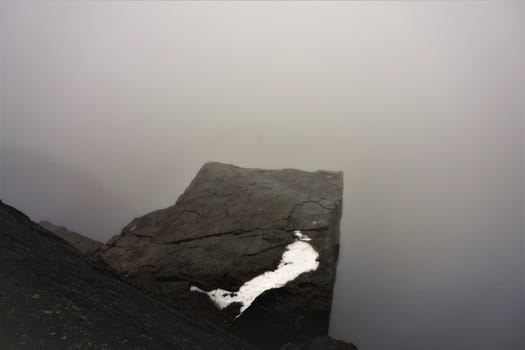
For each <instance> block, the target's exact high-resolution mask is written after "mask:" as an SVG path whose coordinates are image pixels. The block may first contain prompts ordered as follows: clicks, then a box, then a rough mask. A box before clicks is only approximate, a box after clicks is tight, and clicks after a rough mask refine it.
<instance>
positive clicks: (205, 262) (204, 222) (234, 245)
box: [101, 162, 343, 349]
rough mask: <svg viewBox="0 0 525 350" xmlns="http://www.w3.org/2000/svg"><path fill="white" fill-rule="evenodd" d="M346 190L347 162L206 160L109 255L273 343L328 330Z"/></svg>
mask: <svg viewBox="0 0 525 350" xmlns="http://www.w3.org/2000/svg"><path fill="white" fill-rule="evenodd" d="M342 192H343V176H342V172H332V171H315V172H306V171H301V170H295V169H283V170H264V169H247V168H240V167H236V166H233V165H228V164H222V163H217V162H211V163H207V164H205V165H204V166H203V167H202V168H201V170H200V171H199V172H198V174H197V175H196V177H195V178H194V179H193V181H192V182H191V184H190V186H189V187H188V188H187V189H186V191H185V192H184V193H183V194H182V195H181V196H180V198H179V199H178V200H177V202H176V203H175V205H173V206H171V207H168V208H166V209H161V210H157V211H154V212H152V213H150V214H147V215H145V216H143V217H140V218H137V219H134V220H133V221H132V222H131V223H130V224H128V225H127V226H126V227H125V228H124V229H123V231H122V233H121V235H120V236H118V237H116V238H115V239H113V240H112V241H111V242H110V243H109V244H108V245H107V247H106V248H105V250H104V251H103V252H102V253H101V256H102V257H103V258H104V259H105V260H106V261H107V262H109V263H110V264H111V265H112V266H113V267H114V268H116V269H117V270H119V271H121V272H123V273H125V274H127V275H129V277H130V279H131V280H133V281H134V282H135V283H137V284H139V285H141V286H142V287H145V288H147V289H149V290H151V291H153V292H156V293H159V294H163V295H165V296H168V297H169V298H170V299H171V300H172V301H173V302H175V303H177V304H179V306H180V307H182V308H184V309H185V310H186V311H187V312H188V313H191V314H193V315H195V317H199V318H207V319H210V320H213V321H216V322H218V323H222V324H223V325H227V326H228V327H230V328H231V329H232V330H233V331H235V332H236V333H237V334H239V335H241V336H243V337H245V338H246V339H247V340H249V341H251V342H252V343H254V344H256V345H258V346H260V347H263V348H271V349H274V348H277V347H278V346H281V345H283V344H285V343H287V342H293V341H304V340H305V339H309V338H312V337H313V336H317V335H326V334H327V333H328V323H329V318H330V307H331V301H332V291H333V285H334V281H335V272H336V264H337V255H338V248H339V221H340V218H341V209H342ZM310 249H311V250H310ZM285 273H287V275H286V276H287V277H283V274H285ZM272 278H274V279H275V283H272V282H271V281H272V280H271V279H272ZM257 282H260V283H265V286H267V287H268V288H267V289H266V290H261V288H256V287H257ZM254 290H257V291H256V293H257V296H256V297H255V298H246V297H245V296H246V293H253V291H254ZM248 299H250V303H249V304H248V303H247V301H246V300H248ZM241 311H242V313H241Z"/></svg>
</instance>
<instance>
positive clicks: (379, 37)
mask: <svg viewBox="0 0 525 350" xmlns="http://www.w3.org/2000/svg"><path fill="white" fill-rule="evenodd" d="M0 1H1V0H0ZM0 11H1V15H0V19H1V23H0V25H1V29H2V30H1V31H0V32H1V34H0V36H1V42H2V45H1V47H0V49H1V51H0V52H1V66H0V79H1V84H0V92H1V95H0V97H1V99H0V112H1V114H0V117H1V120H0V126H1V130H0V131H1V136H0V147H1V148H0V151H1V152H0V156H1V158H0V159H1V161H0V169H1V177H0V186H1V187H0V190H1V192H0V195H1V198H2V200H3V201H4V202H6V203H8V204H11V205H14V206H16V207H18V208H19V209H21V210H23V211H24V212H26V213H27V214H28V215H30V216H31V217H32V218H33V219H35V220H40V219H47V220H50V221H52V222H54V223H56V224H61V225H65V226H67V227H68V228H70V229H73V230H76V231H78V232H80V233H82V234H85V235H87V236H90V237H93V238H96V239H99V240H102V241H105V240H107V239H108V238H109V237H110V236H112V235H114V234H116V233H119V231H120V229H121V228H122V227H123V226H124V225H125V224H127V223H128V222H129V221H131V219H132V218H134V217H136V216H140V215H142V214H145V213H147V212H149V211H152V210H154V209H158V208H163V207H166V206H169V205H171V204H173V203H174V202H175V201H176V199H177V197H178V196H179V195H180V194H181V193H182V191H183V190H184V189H185V187H186V186H187V185H188V184H189V182H190V180H191V179H192V177H193V176H194V175H195V173H196V172H197V170H198V169H199V167H200V166H201V165H202V164H203V163H204V162H206V161H209V160H216V161H221V162H226V163H233V164H236V165H240V166H246V167H260V168H283V167H286V168H300V169H305V170H316V169H327V170H343V171H344V181H345V190H344V210H343V219H342V223H341V225H342V227H341V228H342V230H341V254H340V262H339V267H338V279H337V285H336V290H335V300H334V305H333V310H332V320H331V335H332V336H334V337H338V338H342V339H346V340H350V341H352V342H355V343H356V345H358V346H359V349H360V350H383V349H393V350H398V349H399V350H401V349H403V350H427V349H432V350H440V349H443V350H445V349H446V350H456V349H457V350H470V349H476V350H484V349H491V350H493V349H498V350H518V349H523V348H524V344H523V339H522V333H523V329H524V323H523V321H524V319H523V316H524V307H523V306H524V288H523V287H524V260H523V255H524V250H523V249H524V225H523V217H524V209H525V208H524V203H523V194H524V186H523V175H524V148H523V120H522V115H523V107H524V105H523V98H524V94H523V92H524V90H523V85H522V84H523V80H522V78H523V67H522V62H523V58H524V57H523V47H521V46H520V45H522V42H524V41H525V40H524V32H523V28H522V27H521V24H520V23H521V22H520V21H523V20H524V19H525V18H524V16H525V12H524V11H523V6H518V5H517V4H515V3H506V2H472V1H460V2H452V1H443V2H426V1H424V2H415V1H412V2H402V1H391V2H389V1H387V2H352V1H348V2H324V3H322V2H274V1H272V2H248V3H242V2H202V1H198V2H192V3H190V2H178V1H177V2H169V1H158V2H157V1H70V2H65V1H53V2H51V1H38V2H26V1H14V0H13V1H10V0H9V1H4V2H2V3H1V4H0Z"/></svg>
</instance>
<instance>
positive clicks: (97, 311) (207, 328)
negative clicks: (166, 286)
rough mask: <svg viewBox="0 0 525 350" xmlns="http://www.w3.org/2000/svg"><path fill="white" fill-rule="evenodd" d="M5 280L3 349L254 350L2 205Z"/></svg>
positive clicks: (0, 306) (0, 252)
mask: <svg viewBox="0 0 525 350" xmlns="http://www.w3.org/2000/svg"><path fill="white" fill-rule="evenodd" d="M0 281H1V283H0V348H1V349H6V350H11V349H28V350H32V349H53V350H55V349H107V350H109V349H230V350H248V349H250V347H249V346H248V345H246V344H244V343H243V342H242V341H241V340H239V339H237V338H235V337H233V336H230V335H228V334H226V333H225V332H224V331H223V330H220V329H219V328H218V327H216V326H213V325H211V324H210V323H207V322H203V321H199V320H197V319H195V318H191V317H188V316H186V315H184V314H181V313H180V312H178V311H176V310H175V309H173V307H171V306H170V305H168V304H167V303H166V302H162V301H161V300H159V299H157V298H156V297H154V296H152V295H148V294H145V292H144V291H142V290H140V289H138V288H136V287H133V286H131V285H129V284H127V283H125V282H124V281H122V280H119V279H118V278H117V277H116V274H114V273H113V272H112V270H110V269H109V268H108V267H107V266H106V265H104V264H102V263H101V262H99V263H96V262H95V259H92V258H88V257H87V256H85V255H83V254H81V253H80V252H79V251H77V250H76V249H75V248H73V247H72V246H70V245H69V244H67V243H66V242H65V241H64V240H62V239H61V238H59V237H57V236H55V235H54V234H52V233H50V232H48V231H46V230H45V229H44V228H42V227H41V226H39V225H37V224H36V223H33V222H32V221H31V220H29V218H27V217H26V216H25V215H23V214H22V213H20V212H19V211H17V210H15V209H13V208H11V207H9V206H7V205H5V204H3V203H2V202H0Z"/></svg>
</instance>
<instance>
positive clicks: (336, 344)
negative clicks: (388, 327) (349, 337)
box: [283, 337, 357, 350]
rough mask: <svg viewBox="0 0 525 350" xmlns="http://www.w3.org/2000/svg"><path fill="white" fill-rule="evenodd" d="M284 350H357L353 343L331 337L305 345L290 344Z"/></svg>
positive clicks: (317, 338)
mask: <svg viewBox="0 0 525 350" xmlns="http://www.w3.org/2000/svg"><path fill="white" fill-rule="evenodd" d="M283 350H357V348H356V346H355V345H354V344H352V343H347V342H344V341H341V340H336V339H333V338H330V337H315V338H313V339H311V340H310V341H308V342H306V343H305V344H289V345H286V346H285V347H284V348H283Z"/></svg>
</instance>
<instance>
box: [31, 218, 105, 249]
mask: <svg viewBox="0 0 525 350" xmlns="http://www.w3.org/2000/svg"><path fill="white" fill-rule="evenodd" d="M38 224H39V225H40V226H42V227H43V228H45V229H46V230H48V231H50V232H52V233H54V234H55V235H57V236H58V237H60V238H62V239H63V240H65V241H66V242H68V243H69V244H71V245H72V246H73V247H75V248H77V249H78V250H79V251H81V252H82V253H84V254H86V255H96V254H97V253H98V251H99V250H100V249H101V248H102V246H103V245H104V244H102V243H101V242H98V241H95V240H93V239H91V238H88V237H85V236H82V235H81V234H80V233H76V232H74V231H69V230H68V229H67V228H65V227H64V226H56V225H53V224H52V223H50V222H49V221H39V222H38Z"/></svg>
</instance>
